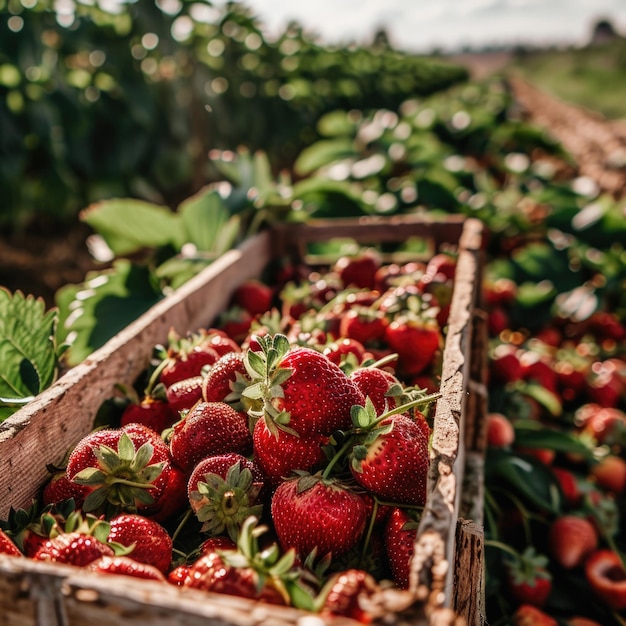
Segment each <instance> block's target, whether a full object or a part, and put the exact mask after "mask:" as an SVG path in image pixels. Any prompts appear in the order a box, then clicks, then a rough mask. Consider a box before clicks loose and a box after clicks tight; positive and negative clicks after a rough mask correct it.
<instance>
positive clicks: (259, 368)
mask: <svg viewBox="0 0 626 626" xmlns="http://www.w3.org/2000/svg"><path fill="white" fill-rule="evenodd" d="M258 341H259V343H260V345H261V347H262V351H261V352H254V351H252V350H248V351H246V368H247V370H248V373H249V374H250V376H251V377H252V385H251V386H249V387H248V388H247V389H245V390H244V391H243V394H242V395H243V397H244V398H246V400H248V401H250V402H256V406H253V407H252V408H250V409H249V410H248V414H249V415H251V416H253V417H254V418H256V419H260V418H262V419H264V420H265V421H266V422H267V425H268V427H269V428H270V430H272V431H274V430H276V429H278V428H282V429H288V430H289V431H290V432H292V433H297V434H299V435H300V436H302V437H311V436H313V435H330V434H331V433H332V432H334V431H335V430H337V429H340V428H346V427H349V426H350V424H351V420H350V409H351V407H352V406H353V405H354V404H362V403H363V400H364V398H363V395H362V394H361V392H360V391H359V390H358V388H357V387H356V385H355V384H354V383H353V382H352V381H351V380H350V379H349V378H348V376H347V375H346V374H345V373H344V372H343V371H342V370H341V368H340V367H339V366H338V365H336V364H334V363H332V362H331V361H330V360H329V359H328V358H327V357H325V356H324V355H323V354H321V353H320V352H318V351H317V350H313V349H311V348H305V347H301V346H291V345H290V343H289V340H288V339H287V337H286V336H285V335H280V334H277V335H274V336H273V337H272V336H269V335H266V336H263V337H258Z"/></svg>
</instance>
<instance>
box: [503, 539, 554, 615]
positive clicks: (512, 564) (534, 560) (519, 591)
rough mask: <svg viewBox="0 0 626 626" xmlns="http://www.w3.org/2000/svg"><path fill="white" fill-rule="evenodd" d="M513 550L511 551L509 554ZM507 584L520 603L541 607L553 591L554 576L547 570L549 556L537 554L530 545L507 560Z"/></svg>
mask: <svg viewBox="0 0 626 626" xmlns="http://www.w3.org/2000/svg"><path fill="white" fill-rule="evenodd" d="M510 554H513V551H512V550H510V551H509V555H510ZM505 565H506V585H507V588H508V590H509V593H510V594H511V597H512V598H513V599H514V600H515V601H516V602H518V603H519V604H531V605H533V606H535V607H539V608H541V607H542V606H543V605H544V604H545V603H546V601H547V599H548V596H549V595H550V592H551V591H552V576H551V574H550V572H549V571H548V570H547V565H548V557H546V556H545V555H543V554H537V553H536V552H535V549H534V548H533V547H532V546H530V547H528V548H526V550H525V551H524V552H523V553H522V554H519V553H515V554H513V557H511V558H508V559H507V560H506V561H505Z"/></svg>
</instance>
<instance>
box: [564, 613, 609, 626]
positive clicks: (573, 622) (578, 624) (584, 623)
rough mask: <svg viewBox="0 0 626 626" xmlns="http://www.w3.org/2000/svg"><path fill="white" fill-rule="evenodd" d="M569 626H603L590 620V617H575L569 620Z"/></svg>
mask: <svg viewBox="0 0 626 626" xmlns="http://www.w3.org/2000/svg"><path fill="white" fill-rule="evenodd" d="M567 626H602V624H600V623H598V622H596V621H595V620H593V619H589V618H588V617H580V616H578V615H575V616H574V617H570V618H569V619H568V620H567Z"/></svg>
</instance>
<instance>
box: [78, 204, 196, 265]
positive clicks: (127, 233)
mask: <svg viewBox="0 0 626 626" xmlns="http://www.w3.org/2000/svg"><path fill="white" fill-rule="evenodd" d="M81 220H82V221H84V222H86V223H87V224H89V226H91V227H92V228H93V229H94V230H95V231H96V232H97V233H99V234H100V235H101V236H102V238H103V239H104V240H105V241H106V243H107V245H108V246H109V248H111V250H112V251H113V252H114V253H115V255H116V256H124V255H128V254H133V253H134V252H138V251H139V250H142V249H143V248H158V247H160V246H165V245H168V244H170V245H173V246H174V247H175V248H178V249H179V248H180V247H181V246H182V245H183V243H185V241H184V240H185V237H184V231H183V226H182V224H181V220H180V218H179V217H178V215H177V214H176V213H174V212H173V211H171V210H169V209H167V208H166V207H162V206H157V205H155V204H151V203H149V202H144V201H142V200H133V199H130V198H119V199H113V200H103V201H102V202H98V203H96V204H92V205H91V206H89V207H88V208H87V209H85V210H84V211H83V212H82V213H81Z"/></svg>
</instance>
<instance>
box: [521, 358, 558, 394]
mask: <svg viewBox="0 0 626 626" xmlns="http://www.w3.org/2000/svg"><path fill="white" fill-rule="evenodd" d="M520 364H521V366H522V378H523V379H524V380H526V381H528V382H535V383H537V384H539V385H541V386H542V387H543V388H544V389H547V390H548V391H551V392H552V393H554V394H557V395H558V387H559V385H558V377H557V375H556V372H555V371H554V369H553V363H552V362H551V361H550V360H549V359H548V358H546V357H544V356H543V355H541V354H539V353H538V352H536V351H534V350H525V351H523V352H522V354H521V356H520Z"/></svg>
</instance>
